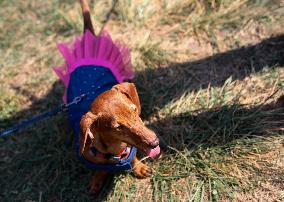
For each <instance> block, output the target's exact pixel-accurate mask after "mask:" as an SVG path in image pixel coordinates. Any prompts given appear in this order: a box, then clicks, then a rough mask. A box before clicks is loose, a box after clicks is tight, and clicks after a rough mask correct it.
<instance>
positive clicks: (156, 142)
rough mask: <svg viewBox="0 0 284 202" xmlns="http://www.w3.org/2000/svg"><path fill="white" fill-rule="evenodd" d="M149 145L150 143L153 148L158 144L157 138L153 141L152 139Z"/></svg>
mask: <svg viewBox="0 0 284 202" xmlns="http://www.w3.org/2000/svg"><path fill="white" fill-rule="evenodd" d="M150 145H151V146H152V147H153V148H155V147H157V146H158V145H159V139H158V138H156V139H155V140H154V141H152V142H151V143H150Z"/></svg>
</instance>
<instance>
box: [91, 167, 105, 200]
mask: <svg viewBox="0 0 284 202" xmlns="http://www.w3.org/2000/svg"><path fill="white" fill-rule="evenodd" d="M108 173H109V172H108V171H105V170H98V171H96V173H95V175H94V176H93V177H92V179H91V181H90V194H93V195H95V194H97V193H98V192H99V191H100V190H101V188H102V187H103V185H104V183H105V181H106V178H107V175H108Z"/></svg>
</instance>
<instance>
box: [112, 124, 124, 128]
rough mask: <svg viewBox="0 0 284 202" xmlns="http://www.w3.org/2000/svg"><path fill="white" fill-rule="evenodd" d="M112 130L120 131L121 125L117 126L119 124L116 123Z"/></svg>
mask: <svg viewBox="0 0 284 202" xmlns="http://www.w3.org/2000/svg"><path fill="white" fill-rule="evenodd" d="M113 128H114V129H117V130H120V129H122V128H123V125H121V124H119V123H116V124H115V125H114V126H113Z"/></svg>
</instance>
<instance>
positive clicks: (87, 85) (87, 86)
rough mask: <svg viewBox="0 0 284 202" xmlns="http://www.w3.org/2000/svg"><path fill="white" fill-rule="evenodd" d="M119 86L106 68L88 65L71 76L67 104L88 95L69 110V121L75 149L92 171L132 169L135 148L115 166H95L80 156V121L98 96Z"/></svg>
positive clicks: (76, 70) (77, 69)
mask: <svg viewBox="0 0 284 202" xmlns="http://www.w3.org/2000/svg"><path fill="white" fill-rule="evenodd" d="M116 84H118V81H117V80H116V78H115V77H114V75H113V74H112V72H111V71H110V70H109V69H108V68H105V67H102V66H95V65H87V66H81V67H79V68H76V69H75V70H74V71H73V72H72V73H71V75H70V82H69V85H68V89H67V102H68V103H69V102H72V101H73V99H74V98H75V97H78V96H81V95H82V94H86V97H85V98H84V99H82V101H81V102H79V103H78V104H76V105H72V106H71V107H70V109H69V121H70V124H71V126H72V128H73V130H74V134H75V138H74V139H75V147H76V151H77V153H78V155H79V157H80V159H81V160H82V161H83V162H84V163H85V165H86V166H87V167H89V168H92V169H104V170H110V171H120V170H128V169H131V164H130V162H131V160H132V159H133V156H134V154H135V152H136V148H134V147H133V149H132V151H131V152H132V155H131V154H130V155H129V157H128V158H127V159H126V160H123V161H122V162H119V163H117V164H113V165H101V164H94V163H91V162H89V161H87V160H86V159H84V157H83V156H81V155H80V152H79V151H80V144H79V135H80V120H81V118H82V116H83V115H84V114H85V113H86V112H87V111H88V110H89V109H90V106H91V104H92V102H93V101H94V100H95V99H96V97H97V96H99V95H100V94H102V93H103V92H105V91H107V90H109V89H111V88H112V87H113V86H114V85H116Z"/></svg>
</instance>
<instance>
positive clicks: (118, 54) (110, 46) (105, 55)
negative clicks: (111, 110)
mask: <svg viewBox="0 0 284 202" xmlns="http://www.w3.org/2000/svg"><path fill="white" fill-rule="evenodd" d="M58 48H59V50H60V52H61V54H62V55H63V57H64V59H65V64H64V65H63V66H60V67H54V68H53V69H54V71H55V73H56V74H57V75H58V76H59V78H60V80H62V81H63V83H64V86H65V93H64V96H63V100H64V102H65V103H66V93H67V88H68V85H69V80H70V75H71V73H72V72H73V71H74V70H75V69H77V68H78V67H80V66H83V65H96V66H103V67H106V68H108V69H110V70H111V72H112V73H113V75H114V76H115V78H116V79H117V81H118V82H123V81H124V80H127V79H132V78H133V77H134V71H133V69H132V65H131V56H130V52H129V49H128V47H127V46H126V45H124V44H120V43H119V42H113V41H112V39H111V37H110V35H109V34H108V33H107V32H103V33H102V34H101V35H100V36H94V35H93V34H92V33H91V32H90V31H88V30H87V31H86V32H85V33H84V34H83V36H82V37H78V38H77V39H76V40H75V42H74V43H72V44H71V46H70V45H67V44H62V43H60V44H58Z"/></svg>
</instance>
